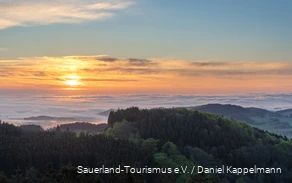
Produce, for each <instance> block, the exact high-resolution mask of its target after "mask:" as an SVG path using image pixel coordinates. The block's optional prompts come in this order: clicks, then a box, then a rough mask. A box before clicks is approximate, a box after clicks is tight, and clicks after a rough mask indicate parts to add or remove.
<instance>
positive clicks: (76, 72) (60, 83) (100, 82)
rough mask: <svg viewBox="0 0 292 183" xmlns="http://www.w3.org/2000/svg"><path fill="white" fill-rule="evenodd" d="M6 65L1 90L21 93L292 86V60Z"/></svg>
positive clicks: (78, 59) (87, 59)
mask: <svg viewBox="0 0 292 183" xmlns="http://www.w3.org/2000/svg"><path fill="white" fill-rule="evenodd" d="M0 66H1V67H0V89H13V90H18V91H23V90H31V91H34V90H44V91H52V90H54V91H60V92H61V91H64V92H67V91H86V92H92V93H96V92H98V93H107V92H116V93H119V92H120V93H129V92H130V93H138V92H139V93H150V92H151V93H165V92H167V93H186V92H188V93H194V92H195V93H205V92H208V93H212V92H213V93H224V92H225V93H226V92H229V93H234V92H239V91H240V92H285V91H291V89H292V84H291V79H292V63H289V62H256V61H245V62H236V61H234V62H216V61H208V60H207V61H186V60H167V59H136V58H128V59H125V58H113V57H110V56H108V55H94V56H64V57H35V58H20V59H18V60H1V61H0ZM81 94H82V93H81Z"/></svg>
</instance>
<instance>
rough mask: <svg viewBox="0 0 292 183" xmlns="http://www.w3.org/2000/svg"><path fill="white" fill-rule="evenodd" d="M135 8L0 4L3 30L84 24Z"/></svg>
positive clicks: (57, 0) (123, 4)
mask: <svg viewBox="0 0 292 183" xmlns="http://www.w3.org/2000/svg"><path fill="white" fill-rule="evenodd" d="M131 5H133V2H130V1H106V0H101V1H99V2H98V3H96V1H93V0H88V1H76V0H67V1H61V0H52V1H45V0H40V1H32V0H28V1H16V0H13V1H7V2H2V3H1V2H0V29H5V28H8V27H13V26H30V25H48V24H53V23H81V22H86V21H92V20H101V19H106V18H110V17H112V16H114V15H115V14H116V13H117V11H118V10H123V9H126V8H128V7H130V6H131Z"/></svg>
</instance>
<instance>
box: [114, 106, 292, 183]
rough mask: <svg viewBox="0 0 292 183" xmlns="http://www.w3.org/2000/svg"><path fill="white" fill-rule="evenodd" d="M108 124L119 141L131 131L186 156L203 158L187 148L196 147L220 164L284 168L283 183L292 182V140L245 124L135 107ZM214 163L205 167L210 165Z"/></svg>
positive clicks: (180, 110)
mask: <svg viewBox="0 0 292 183" xmlns="http://www.w3.org/2000/svg"><path fill="white" fill-rule="evenodd" d="M108 125H109V126H110V127H112V131H110V133H112V134H114V136H116V137H119V138H121V137H122V136H123V135H122V134H126V133H129V132H131V133H132V134H138V135H139V136H140V137H141V138H142V139H148V138H154V139H159V140H160V141H161V143H167V142H168V141H170V142H173V143H174V144H176V145H177V146H178V147H179V148H180V150H181V151H183V152H185V153H186V156H187V157H192V158H193V157H196V158H198V159H200V158H199V157H197V154H196V153H193V152H191V151H190V150H189V149H188V148H187V147H195V148H199V149H201V150H202V151H203V152H204V153H206V154H208V155H210V156H211V157H212V158H211V159H213V160H214V161H215V162H217V163H218V161H219V162H221V163H223V164H229V165H233V166H237V167H252V166H253V165H257V166H261V167H273V166H281V167H284V168H283V169H285V170H287V172H286V173H284V176H283V177H286V178H287V179H286V180H285V181H284V182H287V180H290V181H292V156H291V155H292V141H291V140H288V139H287V137H283V136H279V135H276V134H271V133H268V132H265V131H263V130H260V129H257V128H254V127H252V126H250V125H249V124H246V123H244V122H238V121H234V120H231V119H227V118H223V117H222V116H219V115H214V114H210V113H202V112H198V111H193V110H187V109H185V108H173V109H163V108H162V109H151V110H146V109H143V110H140V109H138V108H136V107H132V108H128V109H121V110H118V111H116V112H111V113H110V115H109V119H108ZM124 137H125V136H124ZM126 138H128V137H126ZM186 149H188V150H186ZM199 156H200V155H199ZM201 158H202V157H201ZM203 159H204V158H203ZM204 160H206V159H204ZM204 160H197V161H198V162H199V163H201V164H204V163H206V162H201V161H204ZM207 161H208V160H207ZM211 162H212V160H210V161H209V162H207V163H206V164H208V165H210V164H212V163H211ZM268 177H269V181H268V178H267V177H266V178H267V179H265V178H263V177H262V178H263V180H265V181H263V182H279V180H280V178H279V177H277V175H270V176H268ZM255 179H256V180H257V179H258V182H261V181H260V178H255V177H253V180H255ZM281 180H282V178H281ZM247 182H249V181H247Z"/></svg>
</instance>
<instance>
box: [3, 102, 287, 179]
mask: <svg viewBox="0 0 292 183" xmlns="http://www.w3.org/2000/svg"><path fill="white" fill-rule="evenodd" d="M27 128H28V127H26V128H25V129H23V128H20V127H16V126H14V125H11V124H8V123H4V122H1V124H0V162H1V163H0V172H1V173H0V182H1V183H2V182H3V183H5V182H17V183H18V182H19V183H28V182H29V183H30V182H44V183H45V182H46V183H49V182H50V183H53V182H73V183H74V182H76V183H77V182H80V183H83V182H149V183H152V182H154V183H155V182H165V183H171V182H178V183H184V182H189V183H194V182H198V183H200V182H202V183H203V182H210V183H211V182H225V183H228V182H230V183H233V182H235V183H244V182H246V183H254V182H259V183H272V182H280V183H281V182H283V183H290V182H292V141H291V140H289V139H288V138H287V137H284V136H280V135H276V134H271V133H268V132H266V131H263V130H260V129H256V128H254V127H251V126H250V125H248V124H246V123H243V122H238V121H234V120H231V119H227V118H223V117H222V116H219V115H214V114H210V113H203V112H198V111H194V110H187V109H185V108H173V109H163V108H161V109H150V110H146V109H142V110H141V109H139V108H137V107H132V108H128V109H119V110H117V111H111V112H110V114H109V118H108V127H107V128H105V129H104V130H103V131H102V132H97V133H87V132H83V131H81V132H72V131H69V130H63V131H62V130H58V129H59V128H56V130H54V131H42V130H39V131H31V132H28V131H27ZM102 165H105V166H107V167H118V166H119V165H129V166H132V167H137V168H139V167H145V166H147V167H161V168H164V167H165V168H168V167H171V168H175V167H180V166H188V167H192V166H198V165H201V166H204V167H214V166H221V165H229V166H234V167H246V168H249V167H253V166H254V165H257V166H258V167H280V168H281V169H282V173H281V174H246V175H244V176H243V175H237V174H227V173H225V174H197V173H194V174H186V173H179V174H174V173H170V174H158V173H156V174H155V173H154V174H129V173H121V174H78V173H77V166H84V167H101V166H102Z"/></svg>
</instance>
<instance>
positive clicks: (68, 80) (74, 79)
mask: <svg viewBox="0 0 292 183" xmlns="http://www.w3.org/2000/svg"><path fill="white" fill-rule="evenodd" d="M79 79H80V77H79V76H76V75H72V76H66V77H65V84H66V85H68V86H70V87H76V86H80V85H81V82H80V81H79Z"/></svg>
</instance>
